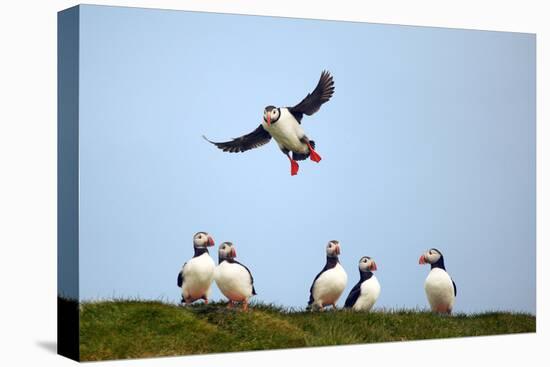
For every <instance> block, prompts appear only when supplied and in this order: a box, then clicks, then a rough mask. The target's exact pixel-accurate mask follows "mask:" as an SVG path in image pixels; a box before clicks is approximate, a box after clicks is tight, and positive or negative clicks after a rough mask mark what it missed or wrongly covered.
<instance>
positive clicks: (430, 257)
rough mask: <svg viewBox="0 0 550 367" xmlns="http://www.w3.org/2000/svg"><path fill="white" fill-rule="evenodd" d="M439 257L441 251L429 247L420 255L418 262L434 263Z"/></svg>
mask: <svg viewBox="0 0 550 367" xmlns="http://www.w3.org/2000/svg"><path fill="white" fill-rule="evenodd" d="M439 259H441V253H440V252H439V251H437V250H436V249H433V248H432V249H430V250H428V251H426V252H425V253H424V254H422V256H420V260H419V263H420V264H430V265H431V264H435V263H436V262H438V261H439Z"/></svg>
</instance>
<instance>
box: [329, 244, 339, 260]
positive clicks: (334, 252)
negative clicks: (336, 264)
mask: <svg viewBox="0 0 550 367" xmlns="http://www.w3.org/2000/svg"><path fill="white" fill-rule="evenodd" d="M338 255H340V242H338V241H336V240H333V241H330V242H329V243H328V244H327V256H328V257H337V256H338Z"/></svg>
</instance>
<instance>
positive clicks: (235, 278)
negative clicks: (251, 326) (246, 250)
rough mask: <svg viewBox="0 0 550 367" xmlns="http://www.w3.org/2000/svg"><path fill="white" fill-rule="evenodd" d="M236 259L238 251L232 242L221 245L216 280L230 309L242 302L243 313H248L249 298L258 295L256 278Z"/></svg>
mask: <svg viewBox="0 0 550 367" xmlns="http://www.w3.org/2000/svg"><path fill="white" fill-rule="evenodd" d="M235 257H237V251H236V250H235V246H234V245H233V244H232V243H231V242H224V243H222V244H221V245H220V248H219V249H218V266H217V267H216V271H215V275H214V279H215V280H216V284H217V285H218V288H219V289H220V291H221V292H222V293H223V295H224V296H226V297H227V299H229V303H228V304H227V307H228V308H232V307H233V302H242V303H243V311H247V310H248V300H249V298H250V297H252V296H255V295H256V290H255V289H254V278H253V277H252V273H251V272H250V270H248V268H247V267H246V266H244V265H243V264H241V263H240V262H238V261H237V260H235Z"/></svg>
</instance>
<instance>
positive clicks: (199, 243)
mask: <svg viewBox="0 0 550 367" xmlns="http://www.w3.org/2000/svg"><path fill="white" fill-rule="evenodd" d="M211 246H214V239H213V238H212V236H210V235H209V234H208V233H207V232H197V233H195V235H194V236H193V247H194V248H207V247H211Z"/></svg>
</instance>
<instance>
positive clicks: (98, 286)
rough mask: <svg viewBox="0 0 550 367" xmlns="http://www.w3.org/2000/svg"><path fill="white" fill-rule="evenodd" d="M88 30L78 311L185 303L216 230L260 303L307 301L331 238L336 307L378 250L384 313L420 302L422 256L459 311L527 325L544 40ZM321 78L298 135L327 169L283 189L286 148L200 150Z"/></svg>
mask: <svg viewBox="0 0 550 367" xmlns="http://www.w3.org/2000/svg"><path fill="white" fill-rule="evenodd" d="M80 20H81V24H80V41H81V43H80V45H81V48H80V57H81V61H80V147H79V148H80V218H79V220H80V249H79V250H80V253H79V254H80V298H81V299H97V298H110V297H113V296H115V297H142V298H148V299H149V298H150V299H157V298H163V299H165V300H169V301H174V302H175V301H177V300H179V288H177V287H176V276H177V273H178V271H179V269H180V267H181V265H182V264H183V263H184V262H185V261H186V260H188V259H189V258H190V257H191V256H192V253H193V250H192V241H191V238H192V235H193V234H194V233H195V232H197V231H199V230H205V231H208V232H210V233H211V234H212V235H213V236H214V238H215V240H216V246H217V244H219V243H220V242H222V241H232V242H234V243H235V245H236V247H237V252H238V255H239V260H240V261H241V262H243V263H245V264H246V265H247V266H248V267H249V268H250V269H251V270H252V272H253V274H254V277H255V280H256V283H255V284H256V290H257V292H258V296H257V299H258V300H261V301H265V302H274V303H278V304H281V305H286V306H294V307H302V306H305V304H306V302H307V299H308V290H309V287H310V285H311V281H312V279H313V277H314V276H315V275H316V274H317V272H318V271H319V270H320V269H321V268H322V267H323V265H324V261H325V253H324V247H325V244H326V243H327V241H328V240H331V239H338V240H340V242H341V245H342V255H341V262H342V264H343V266H344V267H345V269H346V270H347V272H348V275H349V282H348V288H347V289H346V292H345V294H344V296H343V298H342V299H341V301H340V304H343V300H344V298H345V296H346V295H347V292H349V290H350V289H351V287H352V286H353V285H354V284H355V282H356V281H357V278H358V274H357V272H358V271H357V262H358V260H359V258H360V257H361V256H363V255H368V256H371V257H373V258H374V259H375V260H376V262H377V265H378V269H379V270H378V272H377V276H378V278H379V280H380V283H381V286H382V293H381V296H380V298H379V301H378V303H377V306H378V307H425V306H426V305H427V302H426V299H425V295H424V290H423V282H424V279H425V277H426V276H427V274H428V270H429V269H428V268H427V267H421V266H419V265H418V263H417V262H418V257H419V256H420V254H421V253H422V252H423V251H424V250H425V249H427V248H429V247H437V248H439V249H440V250H441V251H442V252H443V254H444V255H445V260H446V265H447V269H448V271H449V273H450V274H451V275H452V277H453V278H454V280H455V282H456V284H457V288H458V297H457V301H456V306H455V309H456V310H457V311H463V312H479V311H487V310H515V311H528V312H532V313H534V312H535V36H534V35H530V34H520V33H501V32H485V31H468V30H454V29H441V28H422V27H408V26H390V25H378V24H364V23H344V22H333V21H316V20H299V19H285V18H270V17H255V16H238V15H222V14H205V13H192V12H181V11H165V10H146V9H132V8H113V7H97V6H83V7H82V8H81V13H80ZM323 69H328V70H330V71H331V73H332V74H333V75H334V80H335V86H336V92H335V95H334V97H333V99H332V100H331V101H330V102H329V103H327V104H325V105H324V106H323V107H322V108H321V110H320V111H319V112H318V113H317V114H315V115H314V116H312V117H306V118H304V121H303V126H304V128H305V129H306V131H307V133H308V136H310V138H312V139H314V140H315V141H316V142H317V148H318V149H317V150H318V152H319V153H320V154H321V156H322V157H323V160H322V161H321V163H320V164H315V163H313V162H311V161H305V162H303V163H301V168H300V173H299V175H298V176H296V177H291V176H290V175H289V164H288V160H287V159H286V157H284V156H283V155H282V154H281V153H280V151H279V150H278V148H277V146H276V144H274V143H270V144H269V145H267V146H265V147H263V148H260V149H257V150H254V151H250V152H247V153H244V154H233V155H230V154H227V153H223V152H221V151H219V150H217V149H215V148H214V147H213V146H211V145H209V144H208V143H206V142H205V141H204V140H202V138H201V135H202V134H205V135H207V136H208V137H209V138H211V139H213V140H224V139H227V138H231V137H235V136H239V135H241V134H243V133H247V132H249V131H252V130H253V129H254V128H255V127H256V126H257V125H258V124H259V123H260V121H261V118H262V112H263V108H264V107H265V106H266V105H269V104H273V105H279V106H287V105H293V104H295V103H297V102H299V101H300V100H301V99H302V98H303V97H304V96H305V95H306V94H307V93H308V92H309V91H311V89H313V87H314V86H315V84H316V82H317V80H318V78H319V75H320V73H321V71H322V70H323ZM212 255H213V256H214V257H215V258H216V256H217V255H216V251H215V250H214V251H212ZM216 260H217V259H216ZM219 297H220V294H219V292H218V290H217V289H216V287H215V286H214V298H215V299H218V298H219Z"/></svg>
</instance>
